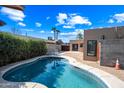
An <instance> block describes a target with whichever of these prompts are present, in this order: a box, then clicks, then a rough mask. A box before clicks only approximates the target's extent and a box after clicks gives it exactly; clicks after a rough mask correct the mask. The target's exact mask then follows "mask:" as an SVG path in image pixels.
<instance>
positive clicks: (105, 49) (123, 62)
mask: <svg viewBox="0 0 124 93" xmlns="http://www.w3.org/2000/svg"><path fill="white" fill-rule="evenodd" d="M101 43H102V44H101V57H100V59H101V60H100V65H103V66H115V63H116V60H117V58H118V59H119V64H120V66H121V68H124V39H116V40H103V41H101Z"/></svg>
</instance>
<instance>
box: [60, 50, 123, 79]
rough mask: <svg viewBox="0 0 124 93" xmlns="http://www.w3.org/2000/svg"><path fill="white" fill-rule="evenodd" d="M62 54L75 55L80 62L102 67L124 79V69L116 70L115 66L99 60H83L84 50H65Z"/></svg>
mask: <svg viewBox="0 0 124 93" xmlns="http://www.w3.org/2000/svg"><path fill="white" fill-rule="evenodd" d="M62 55H66V56H70V57H73V58H75V59H76V60H77V62H80V63H82V64H86V65H89V66H92V67H95V68H98V69H101V70H103V71H106V72H108V73H110V74H113V75H115V76H116V77H118V78H119V79H121V80H123V81H124V70H116V69H115V68H113V67H107V66H100V65H99V62H97V61H86V60H83V53H82V52H74V51H69V52H63V53H62Z"/></svg>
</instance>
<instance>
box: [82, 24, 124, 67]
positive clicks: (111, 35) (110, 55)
mask: <svg viewBox="0 0 124 93" xmlns="http://www.w3.org/2000/svg"><path fill="white" fill-rule="evenodd" d="M122 55H124V26H120V27H111V28H99V29H90V30H84V60H90V61H100V64H101V65H108V66H114V64H115V62H116V59H117V58H119V60H120V61H122V60H123V61H124V57H123V56H122Z"/></svg>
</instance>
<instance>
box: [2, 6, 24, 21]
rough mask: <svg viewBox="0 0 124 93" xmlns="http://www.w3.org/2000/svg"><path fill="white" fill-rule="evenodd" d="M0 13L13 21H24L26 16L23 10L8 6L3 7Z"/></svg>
mask: <svg viewBox="0 0 124 93" xmlns="http://www.w3.org/2000/svg"><path fill="white" fill-rule="evenodd" d="M0 13H2V14H5V15H6V16H8V18H10V19H11V20H13V21H23V19H24V18H25V15H24V13H23V12H22V11H20V10H16V9H11V8H7V7H2V8H1V10H0Z"/></svg>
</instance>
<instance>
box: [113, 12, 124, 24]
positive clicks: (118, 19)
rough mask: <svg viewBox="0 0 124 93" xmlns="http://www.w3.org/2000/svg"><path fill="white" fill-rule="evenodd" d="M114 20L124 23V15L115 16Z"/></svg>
mask: <svg viewBox="0 0 124 93" xmlns="http://www.w3.org/2000/svg"><path fill="white" fill-rule="evenodd" d="M113 18H114V19H115V20H116V21H117V23H121V22H124V13H120V14H115V15H114V16H113Z"/></svg>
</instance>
